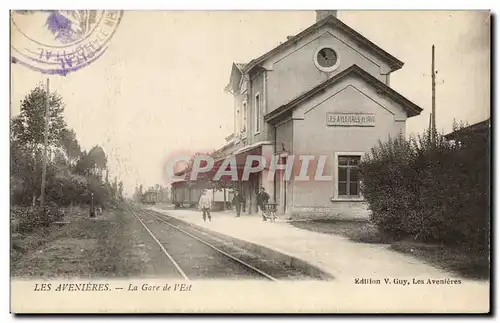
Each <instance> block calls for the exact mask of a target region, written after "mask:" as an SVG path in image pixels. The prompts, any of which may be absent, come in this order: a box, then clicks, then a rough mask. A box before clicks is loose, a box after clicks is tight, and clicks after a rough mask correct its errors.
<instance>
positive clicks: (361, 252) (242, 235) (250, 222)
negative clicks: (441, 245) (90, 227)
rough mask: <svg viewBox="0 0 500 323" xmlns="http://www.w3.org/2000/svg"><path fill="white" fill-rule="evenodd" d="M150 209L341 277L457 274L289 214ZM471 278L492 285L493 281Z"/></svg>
mask: <svg viewBox="0 0 500 323" xmlns="http://www.w3.org/2000/svg"><path fill="white" fill-rule="evenodd" d="M150 209H151V210H154V211H157V212H161V213H164V214H166V215H169V216H172V217H175V218H177V219H179V220H182V221H185V222H188V223H191V224H194V225H197V226H200V227H203V228H207V229H209V230H212V231H215V232H218V233H221V234H224V235H227V236H231V237H235V238H237V239H240V240H245V241H248V242H250V243H253V244H257V245H261V246H264V247H266V248H270V249H272V250H275V251H276V252H279V253H282V254H285V255H289V256H292V257H295V258H298V259H301V260H303V261H305V262H307V263H309V264H312V265H313V266H315V267H317V268H319V269H321V270H322V271H324V272H326V273H328V274H330V275H332V276H333V277H334V278H335V280H336V281H339V280H340V281H345V282H347V281H351V282H354V280H355V279H357V278H359V279H363V278H366V279H384V278H391V279H393V278H397V279H413V278H415V279H429V278H430V279H445V278H454V275H453V274H451V273H448V272H445V271H443V270H440V269H438V268H435V267H433V266H431V265H428V264H425V263H423V262H421V261H420V260H418V259H416V258H413V257H411V256H408V255H404V254H401V253H398V252H396V251H392V250H390V249H389V245H382V244H366V243H358V242H353V241H351V240H349V239H348V238H345V237H342V236H338V235H331V234H323V233H317V232H312V231H309V230H304V229H299V228H296V227H294V226H293V225H291V224H290V223H289V222H288V221H286V220H284V219H278V220H277V221H276V222H275V223H271V222H264V221H262V219H261V217H260V216H258V215H246V214H242V215H241V216H240V217H239V218H237V217H236V215H235V213H234V212H232V211H225V212H212V218H213V220H212V222H206V223H205V222H203V219H202V214H201V212H198V211H196V210H163V209H160V208H158V207H150ZM462 281H464V279H462ZM470 282H471V283H473V284H484V285H485V286H488V283H487V282H475V281H470Z"/></svg>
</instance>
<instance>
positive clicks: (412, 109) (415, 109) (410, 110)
mask: <svg viewBox="0 0 500 323" xmlns="http://www.w3.org/2000/svg"><path fill="white" fill-rule="evenodd" d="M351 74H356V75H357V76H359V77H361V78H362V79H363V80H365V81H366V82H367V83H369V84H371V85H372V86H373V87H375V88H376V89H377V90H378V91H381V92H383V93H385V94H386V95H388V96H389V97H390V98H391V99H392V100H394V101H395V102H397V103H399V104H401V106H402V107H403V108H404V109H405V111H406V112H407V114H408V117H414V116H417V115H419V114H420V112H422V108H420V107H419V106H417V105H416V104H415V103H413V102H411V101H410V100H408V99H406V98H405V97H404V96H402V95H401V94H399V93H398V92H396V91H395V90H393V89H392V88H390V87H389V86H387V85H386V84H385V83H383V82H381V81H380V80H378V79H377V78H376V77H374V76H372V75H371V74H370V73H368V72H366V71H364V70H363V69H362V68H360V67H359V66H357V65H352V66H351V67H349V68H347V69H346V70H344V71H342V72H340V73H338V74H336V75H335V76H333V77H331V78H329V79H328V80H326V81H325V82H323V83H321V84H319V85H317V86H315V87H313V88H312V89H310V90H308V91H306V92H304V93H302V94H301V95H299V96H297V97H296V98H294V99H292V100H291V101H289V102H288V103H286V104H284V105H282V106H280V107H278V108H277V109H275V110H273V111H272V112H270V113H268V114H267V115H265V116H264V120H265V121H266V122H270V121H272V120H274V119H276V118H278V117H279V116H282V115H283V114H285V113H287V112H289V111H291V110H293V108H295V107H296V106H297V105H299V104H300V103H302V102H304V101H305V100H307V99H309V98H310V97H313V96H315V95H317V94H319V93H322V92H323V91H324V90H326V89H327V88H329V87H330V86H332V85H334V84H337V83H338V82H339V81H341V80H342V79H344V78H345V77H346V76H348V75H351Z"/></svg>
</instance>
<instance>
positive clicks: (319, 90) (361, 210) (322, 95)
mask: <svg viewBox="0 0 500 323" xmlns="http://www.w3.org/2000/svg"><path fill="white" fill-rule="evenodd" d="M402 67H403V62H401V61H400V60H399V59H397V58H395V57H394V56H392V55H391V54H389V53H387V52H386V51H384V50H383V49H382V48H380V47H378V46H377V45H375V44H374V43H372V42H371V41H370V40H368V39H366V38H365V37H363V36H362V35H360V34H359V33H358V32H356V31H355V30H353V29H352V28H350V27H349V26H347V25H346V24H344V23H343V22H342V21H340V20H339V19H338V18H337V17H336V11H316V23H315V24H313V25H312V26H310V27H309V28H307V29H305V30H303V31H302V32H300V33H299V34H297V35H295V36H290V37H288V39H287V40H286V41H285V42H283V43H282V44H280V45H279V46H277V47H276V48H274V49H272V50H270V51H269V52H267V53H264V54H263V55H261V56H260V57H257V58H255V59H253V60H251V61H250V62H248V63H233V64H232V69H231V73H230V76H229V84H228V85H227V86H226V88H225V90H226V91H227V92H229V93H231V94H232V95H233V97H234V133H233V134H232V135H231V136H229V137H228V138H226V140H227V144H226V145H225V146H224V147H222V148H221V149H219V151H218V152H217V154H218V156H219V157H220V158H223V157H225V156H229V155H231V156H235V157H236V160H237V162H238V167H240V165H244V163H245V159H246V156H248V155H262V156H266V158H267V157H269V156H275V158H278V160H283V161H285V162H286V160H287V158H290V157H291V156H294V158H297V156H300V155H309V156H327V159H326V162H325V164H324V169H323V174H324V175H325V176H329V177H331V180H328V181H324V180H323V181H318V180H314V176H313V178H312V179H311V180H301V181H298V180H296V178H294V177H292V178H290V179H287V178H286V177H285V176H284V174H283V173H282V172H281V173H279V172H277V173H276V175H275V176H274V178H273V180H268V171H269V169H268V168H267V167H266V168H265V169H264V170H262V171H261V172H260V173H258V174H254V175H255V176H252V177H250V179H249V180H248V181H241V182H238V183H237V186H238V189H239V190H240V191H241V193H242V194H243V196H244V197H245V198H246V205H247V207H246V210H245V211H246V213H248V214H255V213H257V210H258V209H257V202H256V194H257V193H258V189H259V187H261V186H262V187H264V188H265V189H266V191H267V192H268V193H269V195H270V196H271V200H272V201H273V202H275V203H276V204H277V205H278V211H279V214H285V215H287V216H289V217H318V216H331V217H336V218H366V217H368V216H369V211H368V208H367V205H366V203H365V202H364V200H363V197H362V195H361V193H360V185H361V183H360V181H359V178H358V173H357V167H358V166H357V165H358V164H359V162H360V159H361V158H362V156H363V155H364V154H365V153H368V152H370V149H371V148H372V147H373V146H375V145H377V144H378V141H379V140H381V141H385V140H387V139H388V138H389V136H397V135H399V134H400V133H403V134H404V133H405V123H406V120H407V118H411V117H414V116H418V115H419V114H420V113H421V111H422V109H421V108H420V107H418V106H417V105H415V104H414V103H412V102H411V101H410V100H408V99H407V98H405V97H404V96H402V95H401V94H399V93H398V92H396V91H395V90H393V89H392V88H391V87H390V76H391V73H393V72H395V71H397V70H399V69H401V68H402Z"/></svg>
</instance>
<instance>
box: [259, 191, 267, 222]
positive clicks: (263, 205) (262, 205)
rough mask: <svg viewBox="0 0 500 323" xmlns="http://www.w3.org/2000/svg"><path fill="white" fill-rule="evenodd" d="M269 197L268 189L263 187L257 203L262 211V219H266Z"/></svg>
mask: <svg viewBox="0 0 500 323" xmlns="http://www.w3.org/2000/svg"><path fill="white" fill-rule="evenodd" d="M269 198H270V196H269V194H267V192H266V189H265V188H264V187H261V188H260V192H259V195H257V204H258V205H259V208H260V211H261V212H262V221H266V214H265V212H266V204H267V203H268V202H269Z"/></svg>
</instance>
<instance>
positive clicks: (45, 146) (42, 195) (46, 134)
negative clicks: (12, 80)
mask: <svg viewBox="0 0 500 323" xmlns="http://www.w3.org/2000/svg"><path fill="white" fill-rule="evenodd" d="M49 105H50V88H49V78H47V89H46V96H45V131H44V138H43V168H42V192H41V193H40V206H41V207H42V208H43V207H44V203H45V185H46V183H45V181H46V179H45V178H46V177H47V150H48V145H49Z"/></svg>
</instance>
